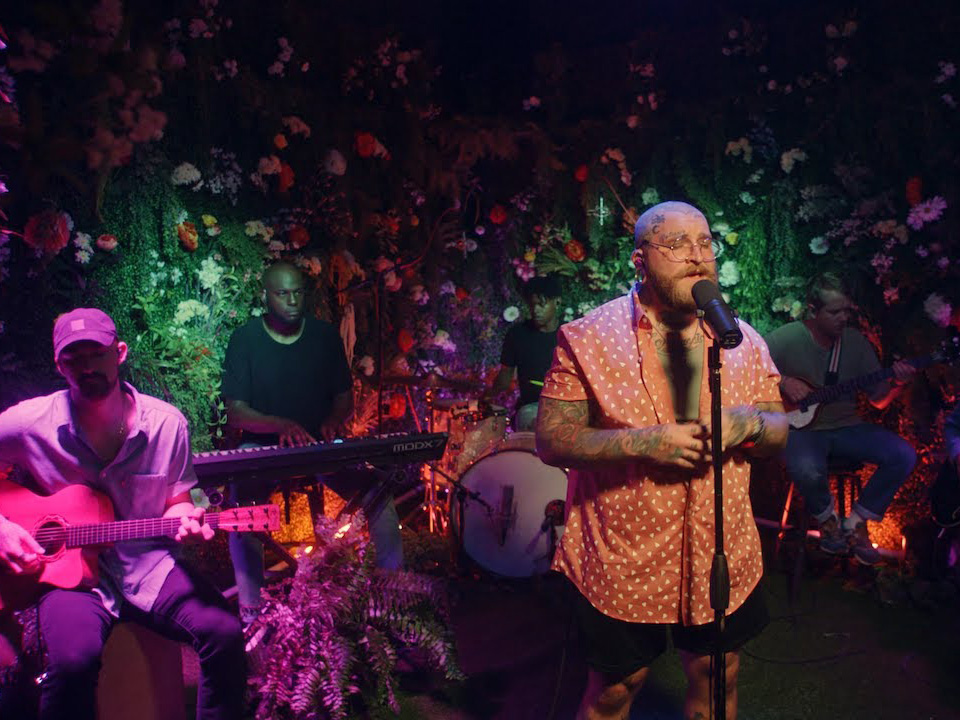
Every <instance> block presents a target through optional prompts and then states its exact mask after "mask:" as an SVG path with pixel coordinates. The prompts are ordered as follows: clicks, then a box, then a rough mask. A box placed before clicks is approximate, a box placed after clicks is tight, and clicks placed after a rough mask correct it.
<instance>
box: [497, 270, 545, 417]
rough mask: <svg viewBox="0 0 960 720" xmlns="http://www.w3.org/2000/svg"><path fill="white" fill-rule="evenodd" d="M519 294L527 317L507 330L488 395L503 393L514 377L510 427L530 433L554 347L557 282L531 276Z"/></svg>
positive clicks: (508, 387)
mask: <svg viewBox="0 0 960 720" xmlns="http://www.w3.org/2000/svg"><path fill="white" fill-rule="evenodd" d="M521 293H522V295H523V299H524V301H525V302H526V305H527V310H528V315H529V317H528V319H527V320H524V321H523V322H518V323H515V324H513V325H512V326H511V327H510V329H509V330H507V334H506V336H504V338H503V349H502V351H501V353H500V370H499V372H498V373H497V376H496V378H494V381H493V386H492V387H491V388H490V391H489V393H488V394H489V395H491V396H493V395H499V394H502V393H504V392H506V391H507V390H509V389H510V385H511V384H512V383H513V378H514V377H515V376H516V377H517V379H518V384H519V390H520V398H519V400H518V401H517V412H516V416H515V418H514V428H515V429H516V430H533V428H534V425H535V422H536V419H537V406H538V403H539V402H540V391H541V390H542V389H543V378H544V377H545V376H546V374H547V370H549V369H550V363H551V362H552V361H553V350H554V348H556V347H557V328H558V327H559V326H560V318H559V316H558V314H557V305H558V303H559V301H560V283H559V281H558V280H557V278H556V276H553V275H547V276H543V277H535V278H532V279H531V280H529V281H528V282H527V283H526V284H525V285H524V286H523V288H522V290H521Z"/></svg>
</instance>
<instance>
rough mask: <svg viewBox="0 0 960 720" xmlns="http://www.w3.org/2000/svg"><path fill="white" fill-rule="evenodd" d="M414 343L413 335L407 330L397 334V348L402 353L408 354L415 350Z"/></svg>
mask: <svg viewBox="0 0 960 720" xmlns="http://www.w3.org/2000/svg"><path fill="white" fill-rule="evenodd" d="M413 342H414V340H413V333H411V332H410V331H409V330H407V329H406V328H403V330H401V331H400V332H398V333H397V346H398V347H399V348H400V352H402V353H404V354H406V353H408V352H410V351H411V350H413Z"/></svg>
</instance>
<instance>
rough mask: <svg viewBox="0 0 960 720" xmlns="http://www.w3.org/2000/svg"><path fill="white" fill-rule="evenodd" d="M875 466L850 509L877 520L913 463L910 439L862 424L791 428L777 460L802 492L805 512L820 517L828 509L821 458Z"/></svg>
mask: <svg viewBox="0 0 960 720" xmlns="http://www.w3.org/2000/svg"><path fill="white" fill-rule="evenodd" d="M828 458H837V459H840V460H851V461H856V462H865V463H870V464H871V465H876V466H877V469H876V471H875V472H874V473H873V475H871V476H870V479H869V480H868V481H867V484H866V485H865V486H864V488H863V491H862V492H861V493H860V499H859V500H858V501H857V502H856V503H854V506H853V507H854V509H856V511H857V512H858V513H859V514H860V515H861V516H862V517H863V518H865V519H867V520H880V519H881V518H882V517H883V513H884V511H885V510H886V509H887V506H888V505H889V504H890V501H891V500H893V496H894V495H896V494H897V490H898V489H899V488H900V486H901V485H903V483H904V481H905V480H906V479H907V477H909V475H910V473H911V472H912V471H913V466H914V465H916V464H917V453H916V451H914V449H913V447H911V445H910V443H908V442H907V441H906V440H904V439H903V438H902V437H900V436H899V435H897V434H896V433H893V432H890V431H889V430H887V429H885V428H882V427H880V426H878V425H871V424H868V423H862V424H860V425H853V426H851V427H844V428H837V429H836V430H791V431H790V435H789V436H788V438H787V447H786V449H785V450H784V451H783V459H784V462H785V464H786V466H787V474H788V475H789V476H790V479H791V480H793V481H794V482H795V483H796V484H797V489H798V490H799V491H800V493H801V494H802V495H803V500H804V502H805V503H806V505H807V511H808V512H809V513H810V514H811V515H813V516H814V517H815V518H816V519H817V520H818V521H820V522H823V521H824V520H826V519H827V518H828V517H830V513H832V512H833V510H834V502H833V496H832V495H831V494H830V486H829V478H828V476H827V459H828Z"/></svg>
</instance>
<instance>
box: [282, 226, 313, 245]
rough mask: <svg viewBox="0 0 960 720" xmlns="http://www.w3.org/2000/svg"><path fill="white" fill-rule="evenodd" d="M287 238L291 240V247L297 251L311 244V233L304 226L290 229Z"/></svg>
mask: <svg viewBox="0 0 960 720" xmlns="http://www.w3.org/2000/svg"><path fill="white" fill-rule="evenodd" d="M287 237H288V238H289V240H290V245H292V246H293V247H294V248H296V249H297V250H299V249H300V248H303V247H306V246H307V243H309V242H310V233H308V232H307V229H306V228H305V227H304V226H303V225H294V226H293V227H292V228H290V232H289V234H288V236H287Z"/></svg>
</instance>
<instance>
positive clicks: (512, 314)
mask: <svg viewBox="0 0 960 720" xmlns="http://www.w3.org/2000/svg"><path fill="white" fill-rule="evenodd" d="M518 317H520V309H519V308H518V307H517V306H516V305H511V306H510V307H508V308H506V309H505V310H504V311H503V319H504V320H506V321H507V322H509V323H512V322H514V321H515V320H516V319H517V318H518Z"/></svg>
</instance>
